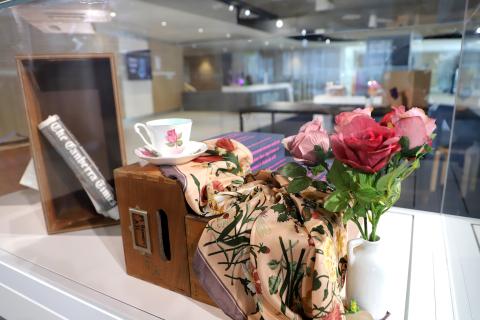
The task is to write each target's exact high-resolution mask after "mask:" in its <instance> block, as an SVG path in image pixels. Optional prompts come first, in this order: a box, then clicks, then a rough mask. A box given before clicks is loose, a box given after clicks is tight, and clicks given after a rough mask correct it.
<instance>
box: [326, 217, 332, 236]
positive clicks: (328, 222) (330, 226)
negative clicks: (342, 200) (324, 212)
mask: <svg viewBox="0 0 480 320" xmlns="http://www.w3.org/2000/svg"><path fill="white" fill-rule="evenodd" d="M327 228H328V231H330V235H331V236H332V238H333V225H332V223H331V222H330V221H327Z"/></svg>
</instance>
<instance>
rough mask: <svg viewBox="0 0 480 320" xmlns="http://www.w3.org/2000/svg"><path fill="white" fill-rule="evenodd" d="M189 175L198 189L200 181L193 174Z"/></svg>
mask: <svg viewBox="0 0 480 320" xmlns="http://www.w3.org/2000/svg"><path fill="white" fill-rule="evenodd" d="M190 176H192V179H193V182H195V185H196V186H197V188H198V189H199V190H200V181H198V179H197V177H195V176H194V175H193V174H190Z"/></svg>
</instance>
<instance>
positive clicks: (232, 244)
mask: <svg viewBox="0 0 480 320" xmlns="http://www.w3.org/2000/svg"><path fill="white" fill-rule="evenodd" d="M223 243H225V244H226V245H228V246H230V247H236V246H238V245H241V244H244V243H250V239H249V238H247V237H244V236H239V237H234V238H232V239H229V240H225V241H223Z"/></svg>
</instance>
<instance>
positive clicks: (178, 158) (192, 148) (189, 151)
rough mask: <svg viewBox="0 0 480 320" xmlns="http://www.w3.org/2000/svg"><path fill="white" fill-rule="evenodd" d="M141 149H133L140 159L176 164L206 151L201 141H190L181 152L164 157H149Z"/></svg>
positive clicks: (156, 163) (156, 162) (149, 161)
mask: <svg viewBox="0 0 480 320" xmlns="http://www.w3.org/2000/svg"><path fill="white" fill-rule="evenodd" d="M141 149H144V148H136V149H135V155H136V156H137V157H138V158H139V159H141V160H144V161H147V162H148V163H151V164H155V165H178V164H184V163H187V162H189V161H192V160H193V159H195V158H196V157H198V156H200V155H202V153H204V152H205V151H207V149H208V147H207V145H206V144H205V143H203V142H197V141H190V142H188V144H187V145H186V146H185V149H184V150H183V152H182V153H179V154H172V155H168V156H165V157H162V156H160V157H150V156H147V155H145V154H143V153H142V150H141Z"/></svg>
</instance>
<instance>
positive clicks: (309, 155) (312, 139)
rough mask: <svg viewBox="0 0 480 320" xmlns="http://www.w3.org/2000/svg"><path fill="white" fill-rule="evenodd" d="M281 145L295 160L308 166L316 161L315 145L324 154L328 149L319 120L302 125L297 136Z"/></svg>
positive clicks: (320, 120)
mask: <svg viewBox="0 0 480 320" xmlns="http://www.w3.org/2000/svg"><path fill="white" fill-rule="evenodd" d="M283 144H284V145H285V148H286V149H287V150H288V151H290V153H291V154H292V156H293V157H294V158H295V160H297V161H303V162H306V163H308V164H314V163H315V162H316V161H317V156H316V153H315V146H316V145H318V146H320V147H321V148H322V150H323V151H325V152H327V151H328V149H329V148H330V140H329V138H328V134H327V132H326V131H325V130H324V129H323V128H322V119H321V118H317V119H314V120H312V121H310V122H307V123H306V124H304V125H303V126H302V127H301V128H300V131H299V132H298V134H297V135H295V136H290V137H287V138H285V139H284V140H283Z"/></svg>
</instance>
